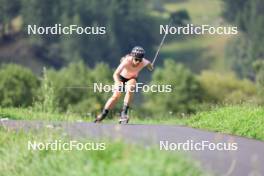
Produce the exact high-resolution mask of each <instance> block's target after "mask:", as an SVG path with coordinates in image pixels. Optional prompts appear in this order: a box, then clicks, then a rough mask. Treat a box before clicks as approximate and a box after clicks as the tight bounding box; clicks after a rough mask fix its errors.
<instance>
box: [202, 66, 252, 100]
mask: <svg viewBox="0 0 264 176" xmlns="http://www.w3.org/2000/svg"><path fill="white" fill-rule="evenodd" d="M198 80H199V81H200V83H201V86H202V88H203V89H204V92H206V94H207V96H206V101H209V102H214V103H224V102H225V103H240V102H245V101H255V100H256V87H255V85H254V84H253V83H252V82H251V81H249V80H247V79H243V80H240V79H238V78H237V77H236V76H235V74H233V73H231V72H230V73H221V74H220V73H216V72H213V71H203V72H202V73H201V74H200V75H199V76H198Z"/></svg>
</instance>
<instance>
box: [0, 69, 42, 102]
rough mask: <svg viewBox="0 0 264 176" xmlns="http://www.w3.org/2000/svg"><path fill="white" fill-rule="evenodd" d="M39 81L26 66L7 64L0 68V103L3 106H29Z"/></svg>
mask: <svg viewBox="0 0 264 176" xmlns="http://www.w3.org/2000/svg"><path fill="white" fill-rule="evenodd" d="M38 87H39V81H38V79H37V77H36V76H35V75H34V74H33V73H32V72H31V71H30V70H29V69H27V68H24V67H21V66H18V65H14V64H8V65H3V66H2V67H1V69H0V105H1V106H3V107H8V106H13V107H20V106H21V107H26V106H31V105H32V102H33V99H34V97H35V96H36V91H37V88H38Z"/></svg>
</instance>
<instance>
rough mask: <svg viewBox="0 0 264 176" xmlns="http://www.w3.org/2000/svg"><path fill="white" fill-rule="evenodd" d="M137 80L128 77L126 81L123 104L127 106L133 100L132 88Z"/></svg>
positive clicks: (133, 88)
mask: <svg viewBox="0 0 264 176" xmlns="http://www.w3.org/2000/svg"><path fill="white" fill-rule="evenodd" d="M136 83H137V81H136V80H135V79H130V80H129V81H128V82H127V88H128V89H127V92H126V95H125V98H124V105H126V106H129V105H130V104H131V102H132V100H133V95H134V90H135V86H136Z"/></svg>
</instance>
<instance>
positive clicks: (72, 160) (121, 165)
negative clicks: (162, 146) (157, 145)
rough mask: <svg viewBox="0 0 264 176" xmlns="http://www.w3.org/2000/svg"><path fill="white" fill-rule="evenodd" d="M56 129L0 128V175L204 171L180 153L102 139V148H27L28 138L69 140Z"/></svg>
mask: <svg viewBox="0 0 264 176" xmlns="http://www.w3.org/2000/svg"><path fill="white" fill-rule="evenodd" d="M57 133H58V132H56V134H53V132H51V131H49V132H47V131H46V132H41V133H36V132H34V134H33V133H27V134H25V133H24V132H13V131H8V132H7V131H5V130H4V129H1V128H0V158H1V160H0V175H5V176H14V175H16V176H22V175H23V176H24V175H27V176H35V175H39V176H41V175H43V176H44V175H45V176H46V175H76V176H77V175H91V176H95V175H96V176H103V175H115V176H124V175H125V176H130V175H133V176H135V175H140V176H149V175H155V176H164V175H166V176H174V175H182V176H184V175H194V176H195V175H197V176H198V175H204V173H202V172H201V170H200V169H199V167H198V165H197V164H195V163H193V162H190V160H188V159H186V158H185V157H183V156H182V154H178V153H168V152H162V151H159V150H158V149H154V148H143V147H142V146H136V145H127V144H124V143H122V142H111V143H106V145H105V146H106V150H103V151H102V150H101V151H86V150H72V151H62V150H57V151H54V150H38V151H37V150H35V151H33V150H28V149H27V145H28V144H27V143H28V141H37V142H47V141H49V142H51V141H54V140H62V141H63V142H67V141H68V142H69V139H67V137H64V138H63V139H62V137H59V136H60V135H58V134H57ZM78 142H81V141H78ZM82 142H84V141H82ZM85 143H87V141H85ZM157 159H158V160H157Z"/></svg>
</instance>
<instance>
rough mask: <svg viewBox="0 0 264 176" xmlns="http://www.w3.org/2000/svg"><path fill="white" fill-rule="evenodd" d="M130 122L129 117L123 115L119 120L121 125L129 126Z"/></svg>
mask: <svg viewBox="0 0 264 176" xmlns="http://www.w3.org/2000/svg"><path fill="white" fill-rule="evenodd" d="M128 122H129V117H128V115H127V114H123V113H121V117H120V119H119V124H128Z"/></svg>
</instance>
